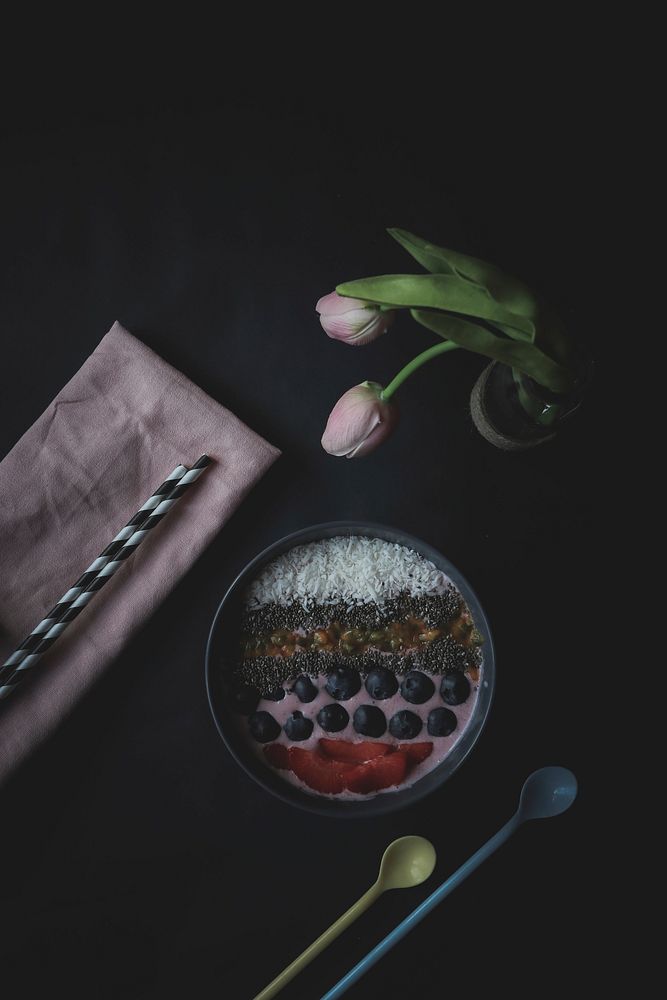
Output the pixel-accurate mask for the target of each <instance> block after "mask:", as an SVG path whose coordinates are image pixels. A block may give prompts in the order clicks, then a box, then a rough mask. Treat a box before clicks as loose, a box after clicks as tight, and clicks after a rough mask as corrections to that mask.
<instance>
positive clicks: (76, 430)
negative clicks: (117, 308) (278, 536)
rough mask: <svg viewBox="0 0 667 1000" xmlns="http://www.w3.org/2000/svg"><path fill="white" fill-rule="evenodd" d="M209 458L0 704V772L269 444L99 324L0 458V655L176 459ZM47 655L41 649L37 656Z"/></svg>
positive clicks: (82, 681) (66, 701)
mask: <svg viewBox="0 0 667 1000" xmlns="http://www.w3.org/2000/svg"><path fill="white" fill-rule="evenodd" d="M202 453H206V454H207V455H209V456H210V457H211V458H212V459H213V460H214V461H213V464H212V465H211V466H209V468H208V469H207V470H206V471H205V472H204V474H203V475H202V476H201V478H200V479H199V480H198V482H197V484H196V485H195V486H193V487H192V489H191V490H189V491H188V493H187V495H186V496H184V497H183V499H182V500H180V501H179V503H178V504H177V505H176V506H175V507H174V509H173V510H172V511H170V513H169V515H168V517H167V518H165V520H164V521H163V522H162V523H161V524H160V525H158V527H156V528H155V529H154V531H153V532H152V534H151V535H150V536H149V537H147V538H146V540H145V542H143V544H142V545H141V547H140V548H139V549H138V550H137V552H136V554H135V555H133V556H132V557H131V559H129V560H128V562H127V564H126V565H125V566H123V567H122V568H121V569H120V570H119V572H118V573H117V574H116V575H115V576H114V577H113V579H112V580H111V581H110V582H109V583H108V584H107V586H106V587H105V588H104V591H103V592H102V593H100V595H99V597H96V598H94V600H93V602H92V603H91V604H90V606H89V607H87V608H86V610H85V611H84V612H83V613H82V614H81V615H80V616H79V617H78V618H77V619H76V620H75V621H74V622H72V624H71V625H70V626H69V628H68V629H67V631H66V632H65V633H64V634H63V636H62V637H61V638H60V639H58V642H57V643H56V644H55V645H54V647H53V649H52V650H50V651H49V652H48V654H46V655H45V657H44V662H43V663H40V664H38V665H37V666H36V667H35V668H34V670H33V671H32V675H33V676H31V677H30V678H28V679H27V680H26V681H25V682H24V683H23V684H21V685H20V686H19V687H18V688H17V689H16V690H15V691H13V692H12V694H11V695H10V696H9V697H7V698H6V699H4V701H2V702H0V782H1V781H2V780H3V778H4V777H6V775H7V774H8V773H9V772H10V771H11V770H12V768H14V767H15V766H16V765H17V764H18V763H19V761H20V760H21V759H23V758H24V757H25V756H26V755H27V754H28V753H29V752H30V751H31V750H33V749H34V748H35V747H36V746H37V745H38V744H39V743H41V742H42V740H44V739H45V738H46V737H47V736H48V735H49V734H50V733H51V732H52V731H53V730H54V729H55V727H56V726H57V725H58V723H59V722H60V721H61V720H62V719H63V718H64V716H65V715H66V714H67V713H68V712H69V710H70V709H71V708H72V707H73V706H74V705H75V704H76V702H77V700H78V699H79V698H80V697H81V695H82V694H83V693H84V692H85V690H86V689H87V688H88V687H89V686H90V685H91V683H92V682H93V681H94V680H95V679H96V678H97V677H98V676H99V675H100V674H101V673H102V671H103V670H104V668H105V667H106V666H107V665H108V664H109V662H110V661H111V660H112V659H113V658H114V657H115V656H116V655H117V654H118V653H119V652H120V650H121V649H122V647H123V645H124V644H125V642H126V641H127V639H128V638H129V637H130V635H131V634H132V632H133V631H134V630H135V629H136V628H137V626H138V625H139V624H140V623H141V622H142V621H143V620H144V619H145V618H146V617H147V616H148V615H150V614H151V613H152V612H153V611H154V610H155V609H156V608H157V607H158V605H159V604H160V602H161V601H163V600H164V598H165V596H166V595H167V594H168V593H169V591H170V590H171V589H172V587H173V586H174V585H175V583H176V582H177V581H178V580H179V578H180V577H181V576H183V574H184V573H185V572H186V571H187V570H188V568H189V567H190V566H191V565H192V563H193V562H194V561H195V560H196V559H197V557H198V556H199V555H200V553H201V552H202V551H203V550H204V549H205V548H206V546H207V545H208V543H209V542H210V541H211V539H212V538H213V537H214V535H215V534H216V533H217V532H218V531H219V529H220V528H221V527H222V525H223V524H224V523H225V521H227V519H228V518H229V517H230V516H231V514H232V513H233V511H234V510H235V509H236V507H238V505H239V504H240V502H241V500H242V499H243V497H244V496H245V495H246V493H247V492H248V491H249V490H250V489H251V488H252V486H253V485H254V484H255V483H256V482H257V481H258V480H259V479H260V478H261V476H262V475H263V474H264V473H265V472H266V470H267V469H268V468H269V466H270V465H271V464H272V463H273V462H274V461H275V460H276V458H277V457H278V456H279V454H280V452H279V451H278V449H277V448H274V447H273V445H270V444H268V443H267V442H266V441H264V440H263V438H261V437H259V436H258V435H257V434H255V433H254V431H252V430H250V429H249V428H248V427H246V426H245V424H243V423H242V422H241V421H240V420H239V419H238V418H237V417H235V416H234V414H233V413H230V411H229V410H226V409H225V407H224V406H221V405H220V404H219V403H216V402H215V401H214V400H212V399H211V398H210V397H209V396H207V395H206V393H204V392H203V391H202V390H201V389H200V388H199V387H198V386H196V385H194V384H193V383H192V382H191V381H190V380H189V379H187V378H186V377H185V376H184V375H182V374H181V372H179V371H177V370H176V369H175V368H172V367H171V365H168V364H167V363H166V362H165V361H163V360H162V358H160V357H158V356H157V355H156V354H154V353H153V351H151V350H150V349H149V348H148V347H146V346H145V344H142V343H141V342H140V341H138V340H136V339H135V338H134V337H133V336H132V335H131V334H130V333H128V332H127V330H125V329H123V327H122V326H121V325H120V323H114V325H113V327H112V328H111V330H110V331H109V333H107V335H106V336H105V337H104V338H103V339H102V341H101V342H100V344H99V345H98V346H97V348H96V349H95V350H94V351H93V353H92V354H91V356H90V357H89V358H88V360H87V361H86V362H85V364H84V365H83V366H82V367H81V368H80V369H79V371H78V372H77V373H76V375H75V376H74V377H73V378H72V379H71V380H70V381H69V382H68V383H67V385H66V386H65V388H64V389H63V390H62V391H61V392H60V393H59V394H58V395H57V396H56V398H55V399H54V400H53V402H52V403H51V405H50V406H49V407H48V408H47V409H46V411H45V412H44V413H43V414H42V415H41V417H40V418H39V419H38V420H37V421H36V422H35V423H34V424H33V426H32V427H31V428H30V429H29V430H28V431H26V433H25V434H24V435H23V437H22V438H21V439H20V441H18V443H17V444H16V445H15V446H14V448H13V449H12V450H11V451H10V453H9V454H8V455H7V457H6V458H5V459H4V460H3V461H2V462H0V663H2V662H4V661H5V660H6V659H7V657H8V656H9V654H10V653H11V652H12V651H13V650H14V649H15V648H16V646H17V645H18V644H19V643H20V642H21V640H22V639H24V638H25V636H26V635H27V634H28V633H29V632H30V630H31V629H32V628H33V626H34V625H36V624H37V622H38V621H40V620H41V618H43V616H44V614H45V613H46V612H47V611H48V610H49V609H50V608H51V607H52V606H53V605H54V604H55V602H56V601H57V600H58V598H59V597H60V596H61V595H62V594H63V593H64V592H65V591H66V590H67V589H68V587H70V586H71V584H72V583H73V582H74V581H75V580H76V579H77V578H78V576H79V575H80V574H81V573H82V572H83V571H84V570H85V568H86V567H87V566H88V565H89V564H90V563H91V562H92V560H93V559H95V558H96V556H98V555H99V553H100V552H101V550H102V549H103V548H104V546H105V545H106V544H107V543H108V542H109V541H110V540H111V539H112V537H113V536H114V535H115V534H116V532H117V531H118V530H119V529H120V528H122V527H123V525H124V524H125V523H126V522H127V521H128V520H129V518H130V517H131V516H132V515H133V514H134V513H135V511H137V510H138V509H139V507H140V506H141V505H142V503H144V501H145V500H146V499H147V498H148V497H149V496H150V495H151V493H152V491H153V490H154V489H155V488H156V487H157V486H158V485H159V484H160V482H162V480H163V479H165V478H166V476H167V475H168V474H169V473H170V472H171V471H172V469H174V468H175V466H177V465H178V464H179V463H181V462H182V463H183V464H184V465H190V464H192V463H193V462H195V461H196V460H197V459H198V458H199V456H200V455H201V454H202ZM47 657H48V659H47Z"/></svg>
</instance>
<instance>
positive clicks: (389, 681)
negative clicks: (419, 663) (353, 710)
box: [232, 665, 470, 715]
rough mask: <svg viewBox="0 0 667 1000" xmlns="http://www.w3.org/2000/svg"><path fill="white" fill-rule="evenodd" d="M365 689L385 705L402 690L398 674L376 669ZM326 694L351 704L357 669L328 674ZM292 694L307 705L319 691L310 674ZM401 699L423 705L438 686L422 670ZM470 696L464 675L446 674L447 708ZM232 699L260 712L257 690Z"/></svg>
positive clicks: (406, 682)
mask: <svg viewBox="0 0 667 1000" xmlns="http://www.w3.org/2000/svg"><path fill="white" fill-rule="evenodd" d="M364 686H365V688H366V691H367V692H368V694H369V695H370V697H371V698H372V699H373V701H385V700H386V699H387V698H391V697H393V695H395V694H396V692H397V691H398V690H399V683H398V678H397V677H396V674H395V673H393V671H391V670H388V669H387V668H386V667H375V668H374V669H373V670H371V671H369V673H368V675H367V677H366V681H365V685H364ZM324 687H325V690H326V692H327V694H329V695H330V696H331V697H332V698H334V699H335V700H336V701H349V699H350V698H353V697H354V695H355V694H357V692H358V691H359V690H360V689H361V676H360V674H359V671H358V670H355V669H354V667H350V666H347V665H341V666H339V667H337V668H336V669H335V670H333V671H332V673H330V674H329V676H328V677H327V680H326V684H325V685H324ZM291 690H292V691H293V692H294V694H296V696H297V698H298V699H299V701H301V702H302V703H303V704H308V703H309V702H311V701H314V700H315V698H316V697H317V695H318V694H319V690H318V687H317V685H316V684H314V683H313V681H312V679H311V678H310V677H308V675H307V674H302V675H301V677H298V678H297V679H296V681H295V682H294V685H293V687H292V688H291ZM400 691H401V695H402V697H403V698H404V699H405V700H406V701H407V702H409V703H410V704H412V705H423V704H424V702H426V701H428V700H429V698H432V697H433V695H434V694H435V684H434V683H433V680H432V679H431V678H430V677H429V676H428V674H424V673H422V671H421V670H411V671H410V672H409V673H407V674H406V675H405V677H404V678H403V680H402V681H401V684H400ZM285 694H286V692H285V688H282V687H279V688H276V689H275V691H271V692H270V693H269V694H265V695H264V697H265V698H266V699H267V700H268V701H282V699H283V698H284V697H285ZM469 694H470V682H469V680H468V678H467V677H466V676H465V674H463V673H461V672H460V671H458V670H451V671H448V672H447V673H445V674H443V676H442V680H441V681H440V696H441V697H442V700H443V701H444V702H445V704H446V705H461V704H462V703H463V702H464V701H466V700H467V698H468V696H469ZM232 699H233V702H234V705H235V708H236V709H237V711H239V712H241V713H242V714H243V715H249V714H250V712H253V711H254V710H255V709H256V708H257V702H258V701H259V695H258V694H257V691H256V689H255V688H254V687H252V686H251V685H249V684H241V685H239V686H238V687H236V688H235V689H234V691H233V692H232Z"/></svg>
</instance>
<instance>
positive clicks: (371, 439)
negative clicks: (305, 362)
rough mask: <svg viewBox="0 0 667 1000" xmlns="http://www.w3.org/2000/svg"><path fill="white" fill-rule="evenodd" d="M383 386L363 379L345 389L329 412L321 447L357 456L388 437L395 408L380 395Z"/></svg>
mask: <svg viewBox="0 0 667 1000" xmlns="http://www.w3.org/2000/svg"><path fill="white" fill-rule="evenodd" d="M381 393H382V386H381V385H379V384H378V383H377V382H362V383H361V384H360V385H355V387H354V388H353V389H348V390H347V392H346V393H345V394H344V395H343V396H341V398H340V399H339V400H338V402H337V403H336V405H335V406H334V408H333V410H332V411H331V413H330V414H329V419H328V421H327V426H326V428H325V431H324V434H323V435H322V447H323V448H324V450H325V451H328V452H329V454H330V455H337V456H338V457H342V456H343V455H344V456H345V457H346V458H360V457H361V456H362V455H366V454H368V452H369V451H373V449H374V448H377V446H378V445H380V444H382V442H383V441H384V440H385V438H387V437H389V435H390V434H391V432H392V431H393V429H394V427H395V426H396V422H397V420H398V410H397V409H396V406H395V405H394V404H392V403H385V402H384V400H383V399H382V398H381Z"/></svg>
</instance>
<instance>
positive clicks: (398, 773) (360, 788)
mask: <svg viewBox="0 0 667 1000" xmlns="http://www.w3.org/2000/svg"><path fill="white" fill-rule="evenodd" d="M407 769H408V758H407V755H406V754H405V753H403V751H401V750H397V751H396V753H389V754H386V755H385V756H384V757H376V758H375V760H369V761H367V762H366V763H365V764H359V765H358V766H357V767H355V768H354V770H353V771H350V772H349V773H348V774H346V775H345V776H344V777H345V787H346V788H349V790H350V791H351V792H360V793H361V794H362V795H367V794H368V793H369V792H377V791H379V789H380V788H389V787H390V786H391V785H400V783H401V782H402V781H403V779H404V778H405V773H406V771H407Z"/></svg>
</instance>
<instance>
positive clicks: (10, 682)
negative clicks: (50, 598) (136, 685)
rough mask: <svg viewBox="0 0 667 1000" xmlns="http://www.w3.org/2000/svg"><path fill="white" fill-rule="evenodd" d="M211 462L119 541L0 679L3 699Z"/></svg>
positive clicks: (204, 460) (198, 465)
mask: <svg viewBox="0 0 667 1000" xmlns="http://www.w3.org/2000/svg"><path fill="white" fill-rule="evenodd" d="M210 464H211V459H210V458H209V457H208V455H202V457H201V458H200V459H199V460H198V461H197V462H195V464H194V465H193V466H192V468H191V469H190V470H189V471H187V472H185V474H184V475H183V476H182V477H181V478H180V480H178V482H177V483H176V485H175V486H174V487H173V488H172V489H171V490H170V492H169V493H167V495H166V496H164V499H160V501H159V503H158V505H157V506H156V507H155V508H154V509H153V510H149V513H148V516H147V517H146V518H145V520H143V521H142V522H141V524H140V526H139V527H138V528H136V526H135V528H136V530H134V531H133V532H132V534H130V536H129V537H127V538H126V539H124V540H122V541H120V542H119V546H120V547H119V548H118V549H117V551H116V552H115V553H114V554H113V556H112V557H111V558H110V559H109V560H108V561H107V562H106V563H105V565H104V566H102V567H101V569H100V570H99V571H98V572H97V573H96V575H95V577H94V578H93V579H92V580H90V582H88V583H87V584H85V585H84V587H83V588H82V589H81V592H80V593H79V594H78V595H77V596H76V597H75V598H74V600H73V601H71V603H70V604H69V606H68V607H67V608H66V610H65V611H64V612H63V613H62V615H61V617H60V619H59V620H58V621H57V622H55V623H54V624H53V625H52V626H51V627H50V628H49V630H48V631H47V632H46V633H44V634H43V636H42V638H41V639H40V640H39V642H38V643H37V645H36V646H35V647H34V649H32V650H31V651H30V652H28V654H27V655H26V656H25V657H24V658H23V659H22V660H21V661H20V662H19V663H18V664H17V665H16V667H15V668H14V670H13V673H11V674H10V675H9V676H8V677H6V678H3V679H2V680H1V681H0V699H2V698H4V697H6V696H7V694H9V692H10V691H12V690H13V689H14V688H15V687H16V686H17V684H19V683H20V682H21V681H22V680H23V678H24V677H25V676H26V675H27V674H28V673H29V671H30V670H31V668H32V667H33V666H34V665H35V664H36V663H37V662H38V661H39V660H40V659H41V657H42V656H43V654H44V653H45V652H46V651H47V649H50V647H51V646H52V645H53V643H54V642H55V641H56V640H57V639H58V638H59V636H61V635H62V633H63V632H64V631H65V630H66V629H67V627H68V625H69V624H70V622H72V621H74V619H75V618H77V617H78V616H79V615H80V614H81V612H82V611H83V609H84V608H85V607H86V605H87V604H88V603H89V602H90V601H91V600H92V598H93V597H94V595H95V594H96V593H98V592H99V591H100V590H101V589H102V588H103V587H104V586H105V584H106V583H107V582H108V581H109V580H110V579H111V578H112V576H114V574H115V573H117V572H118V570H119V569H120V567H121V566H122V565H123V563H124V562H125V560H126V559H127V558H129V556H131V555H132V554H133V553H134V552H135V551H136V549H137V548H138V546H139V545H141V543H142V541H143V540H144V538H145V537H146V535H148V534H150V532H151V531H152V530H153V528H155V527H156V525H158V524H159V523H160V521H161V520H162V519H163V518H164V517H165V515H166V514H167V513H168V512H169V511H170V510H171V508H172V507H173V506H174V504H175V503H177V502H178V500H179V499H180V498H181V497H182V496H183V494H184V493H186V492H187V490H188V489H189V488H190V486H191V485H192V484H193V483H194V482H196V480H197V479H199V477H200V475H201V474H202V472H203V471H204V469H205V468H206V467H207V466H209V465H210Z"/></svg>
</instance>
